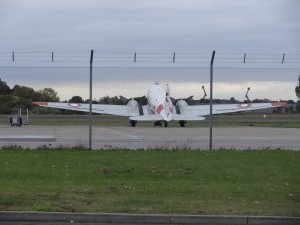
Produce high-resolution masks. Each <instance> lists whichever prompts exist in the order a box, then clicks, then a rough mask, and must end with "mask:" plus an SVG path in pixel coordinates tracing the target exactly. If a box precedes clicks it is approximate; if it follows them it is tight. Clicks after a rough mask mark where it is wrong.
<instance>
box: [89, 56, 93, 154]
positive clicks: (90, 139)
mask: <svg viewBox="0 0 300 225" xmlns="http://www.w3.org/2000/svg"><path fill="white" fill-rule="evenodd" d="M93 56H94V50H91V58H90V100H89V103H90V112H89V149H90V150H92V137H93V135H92V126H93V113H92V112H93Z"/></svg>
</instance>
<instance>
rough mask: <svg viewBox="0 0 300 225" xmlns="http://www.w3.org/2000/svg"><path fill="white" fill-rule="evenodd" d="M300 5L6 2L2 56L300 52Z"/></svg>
mask: <svg viewBox="0 0 300 225" xmlns="http://www.w3.org/2000/svg"><path fill="white" fill-rule="evenodd" d="M299 11H300V1H298V0H251V1H243V0H201V1H200V0H63V1H62V0H0V30H1V36H0V46H1V51H26V52H28V51H29V52H31V51H33V52H34V51H75V52H77V51H90V49H95V51H110V52H111V51H113V52H115V51H117V52H207V51H208V52H211V51H212V50H216V51H217V52H267V53H270V52H272V53H273V52H275V53H292V52H296V53H299V49H300V25H299V21H300V13H299Z"/></svg>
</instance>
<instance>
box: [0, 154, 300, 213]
mask: <svg viewBox="0 0 300 225" xmlns="http://www.w3.org/2000/svg"><path fill="white" fill-rule="evenodd" d="M0 158H1V162H0V173H1V176H0V210H34V211H66V212H125V213H179V214H228V215H232V214H234V215H284V216H300V173H299V171H300V152H292V151H267V150H266V151H212V152H209V151H125V150H115V151H113V150H112V151H83V150H36V151H29V150H13V149H5V150H2V151H0Z"/></svg>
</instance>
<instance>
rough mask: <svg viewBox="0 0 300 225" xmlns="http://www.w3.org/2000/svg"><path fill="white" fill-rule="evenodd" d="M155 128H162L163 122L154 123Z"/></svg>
mask: <svg viewBox="0 0 300 225" xmlns="http://www.w3.org/2000/svg"><path fill="white" fill-rule="evenodd" d="M154 127H162V124H161V121H160V120H158V121H155V122H154Z"/></svg>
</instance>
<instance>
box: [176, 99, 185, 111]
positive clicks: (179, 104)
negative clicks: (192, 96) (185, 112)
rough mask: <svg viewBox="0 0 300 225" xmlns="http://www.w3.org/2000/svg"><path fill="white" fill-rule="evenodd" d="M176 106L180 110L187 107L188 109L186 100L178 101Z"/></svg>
mask: <svg viewBox="0 0 300 225" xmlns="http://www.w3.org/2000/svg"><path fill="white" fill-rule="evenodd" d="M175 106H176V107H179V108H180V109H185V108H186V107H188V103H187V102H186V100H184V99H178V100H177V101H176V102H175Z"/></svg>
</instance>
